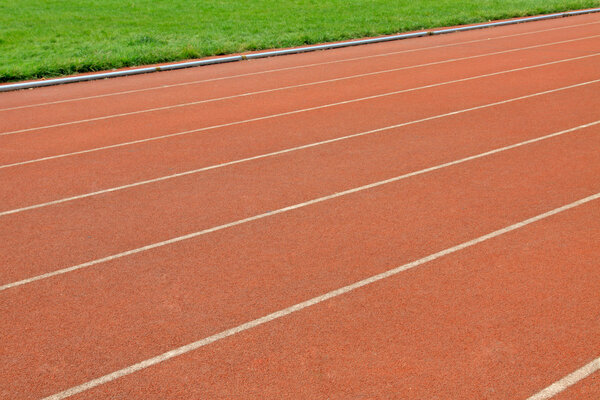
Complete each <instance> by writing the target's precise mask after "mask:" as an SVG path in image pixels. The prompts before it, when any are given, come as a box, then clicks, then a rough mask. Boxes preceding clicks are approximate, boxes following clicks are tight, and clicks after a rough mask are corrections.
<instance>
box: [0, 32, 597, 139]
mask: <svg viewBox="0 0 600 400" xmlns="http://www.w3.org/2000/svg"><path fill="white" fill-rule="evenodd" d="M598 37H600V35H593V36H586V37H583V38H577V39H569V40H562V41H559V42H552V43H544V44H537V45H533V46H527V47H520V48H516V49H509V50H502V51H496V52H492V53H485V54H478V55H474V56H468V57H460V58H451V59H448V60H442V61H434V62H429V63H425V64H418V65H409V66H405V67H398V68H391V69H386V70H382V71H374V72H366V73H363V74H356V75H349V76H343V77H339V78H332V79H325V80H321V81H315V82H308V83H301V84H297V85H289V86H282V87H278V88H273V89H264V90H258V91H255V92H247V93H240V94H234V95H230V96H223V97H215V98H212V99H204V100H197V101H192V102H187V103H179V104H174V105H169V106H162V107H154V108H148V109H144V110H137V111H129V112H125V113H119V114H110V115H104V116H101V117H94V118H86V119H80V120H76V121H69V122H60V123H57V124H51V125H44V126H37V127H34V128H25V129H18V130H14V131H7V132H2V133H0V136H6V135H14V134H17V133H26V132H32V131H40V130H45V129H51V128H59V127H63V126H72V125H78V124H84V123H88V122H96V121H104V120H108V119H113V118H121V117H128V116H132V115H140V114H147V113H153V112H156V111H165V110H173V109H176V108H182V107H190V106H195V105H199V104H206V103H213V102H217V101H224V100H231V99H237V98H242V97H249V96H255V95H258V94H266V93H273V92H279V91H284V90H289V89H299V88H303V87H310V86H316V85H322V84H326V83H333V82H340V81H344V80H349V79H358V78H364V77H367V76H375V75H382V74H388V73H392V72H399V71H405V70H409V69H416V68H422V67H430V66H433V65H440V64H447V63H453V62H457V61H465V60H473V59H477V58H482V57H489V56H494V55H500V54H507V53H514V52H517V51H524V50H531V49H536V48H541V47H548V46H555V45H559V44H565V43H572V42H577V41H581V40H589V39H595V38H598Z"/></svg>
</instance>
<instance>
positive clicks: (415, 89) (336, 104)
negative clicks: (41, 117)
mask: <svg viewBox="0 0 600 400" xmlns="http://www.w3.org/2000/svg"><path fill="white" fill-rule="evenodd" d="M598 55H600V53H594V54H588V55H585V56H580V57H573V58H567V59H564V60H558V61H552V62H548V63H543V64H536V65H530V66H527V67H521V68H515V69H509V70H505V71H499V72H493V73H490V74H484V75H477V76H472V77H469V78H462V79H457V80H453V81H447V82H440V83H434V84H430V85H426V86H419V87H415V88H410V89H403V90H399V91H394V92H388V93H382V94H377V95H373V96H368V97H360V98H356V99H351V100H345V101H340V102H337V103H330V104H324V105H321V106H315V107H310V108H303V109H299V110H294V111H287V112H284V113H280V114H271V115H266V116H262V117H256V118H251V119H246V120H242V121H235V122H228V123H225V124H220V125H212V126H207V127H203V128H198V129H191V130H188V131H182V132H175V133H169V134H166V135H161V136H154V137H151V138H146V139H139V140H132V141H130V142H123V143H117V144H113V145H108V146H103V147H96V148H93V149H87V150H80V151H74V152H71V153H65V154H58V155H54V156H47V157H41V158H37V159H32V160H27V161H19V162H16V163H12V164H4V165H0V169H2V168H10V167H17V166H20V165H25V164H32V163H37V162H42V161H48V160H54V159H57V158H64V157H70V156H74V155H79V154H87V153H93V152H96V151H102V150H108V149H115V148H119V147H124V146H131V145H134V144H140V143H146V142H152V141H155V140H162V139H168V138H172V137H177V136H182V135H188V134H190V133H198V132H204V131H208V130H213V129H219V128H226V127H230V126H235V125H241V124H246V123H250V122H257V121H264V120H268V119H272V118H278V117H283V116H288V115H294V114H300V113H303V112H308V111H315V110H320V109H325V108H331V107H336V106H340V105H345V104H351V103H357V102H361V101H367V100H373V99H377V98H382V97H387V96H394V95H397V94H402V93H409V92H414V91H418V90H424V89H430V88H434V87H439V86H445V85H450V84H454V83H460V82H467V81H471V80H475V79H481V78H487V77H490V76H497V75H502V74H508V73H511V72H518V71H525V70H528V69H534V68H540V67H545V66H549V65H555V64H561V63H565V62H570V61H577V60H583V59H587V58H590V57H597V56H598ZM594 82H597V80H594V81H589V82H586V83H583V84H588V83H594ZM583 84H575V85H571V86H567V87H577V86H581V85H583ZM556 90H562V88H561V89H556ZM552 91H553V90H549V91H546V92H542V93H552ZM522 98H526V96H523V97H522ZM498 104H500V103H498Z"/></svg>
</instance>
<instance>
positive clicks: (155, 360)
mask: <svg viewBox="0 0 600 400" xmlns="http://www.w3.org/2000/svg"><path fill="white" fill-rule="evenodd" d="M599 198H600V193H596V194H594V195H592V196H588V197H585V198H583V199H580V200H577V201H575V202H573V203H570V204H567V205H564V206H562V207H558V208H555V209H553V210H550V211H548V212H545V213H543V214H539V215H536V216H535V217H532V218H529V219H526V220H524V221H521V222H518V223H516V224H513V225H509V226H507V227H505V228H502V229H499V230H497V231H494V232H491V233H488V234H486V235H483V236H480V237H478V238H475V239H472V240H469V241H467V242H463V243H461V244H458V245H456V246H453V247H449V248H447V249H445V250H442V251H439V252H437V253H433V254H431V255H429V256H427V257H424V258H421V259H418V260H416V261H413V262H410V263H408V264H404V265H401V266H399V267H396V268H393V269H390V270H388V271H386V272H383V273H380V274H377V275H373V276H371V277H369V278H366V279H363V280H361V281H358V282H355V283H352V284H350V285H347V286H344V287H341V288H339V289H336V290H332V291H330V292H327V293H325V294H322V295H320V296H317V297H313V298H312V299H309V300H306V301H303V302H301V303H297V304H294V305H293V306H290V307H287V308H284V309H281V310H279V311H276V312H274V313H271V314H268V315H265V316H263V317H261V318H257V319H254V320H252V321H249V322H246V323H244V324H241V325H238V326H236V327H233V328H230V329H227V330H224V331H222V332H219V333H217V334H215V335H212V336H209V337H206V338H204V339H201V340H198V341H196V342H192V343H189V344H186V345H184V346H181V347H177V348H175V349H173V350H170V351H167V352H166V353H162V354H160V355H158V356H156V357H152V358H149V359H147V360H144V361H141V362H139V363H137V364H133V365H130V366H128V367H126V368H123V369H120V370H118V371H115V372H112V373H110V374H107V375H104V376H101V377H99V378H96V379H92V380H90V381H88V382H85V383H83V384H81V385H77V386H74V387H71V388H70V389H67V390H65V391H62V392H60V393H56V394H54V395H52V396H49V397H46V398H45V399H44V400H60V399H64V398H67V397H70V396H73V395H75V394H77V393H81V392H85V391H87V390H90V389H93V388H95V387H97V386H100V385H104V384H107V383H109V382H112V381H114V380H116V379H119V378H122V377H124V376H127V375H131V374H133V373H135V372H137V371H140V370H143V369H146V368H148V367H151V366H154V365H157V364H160V363H162V362H164V361H167V360H170V359H172V358H174V357H177V356H180V355H183V354H186V353H189V352H191V351H194V350H197V349H199V348H201V347H204V346H207V345H209V344H211V343H214V342H216V341H218V340H221V339H225V338H227V337H229V336H233V335H235V334H238V333H241V332H243V331H246V330H248V329H252V328H255V327H257V326H260V325H263V324H266V323H267V322H271V321H273V320H276V319H280V318H283V317H285V316H287V315H290V314H292V313H295V312H297V311H300V310H303V309H305V308H308V307H311V306H314V305H316V304H319V303H322V302H324V301H327V300H329V299H332V298H335V297H338V296H341V295H343V294H346V293H349V292H352V291H354V290H356V289H360V288H362V287H364V286H367V285H370V284H373V283H375V282H378V281H380V280H383V279H386V278H389V277H392V276H394V275H397V274H399V273H401V272H404V271H407V270H409V269H412V268H415V267H418V266H420V265H423V264H426V263H428V262H431V261H434V260H436V259H438V258H441V257H444V256H447V255H449V254H452V253H456V252H457V251H460V250H463V249H466V248H468V247H472V246H475V245H477V244H479V243H482V242H485V241H487V240H490V239H493V238H495V237H498V236H501V235H504V234H506V233H508V232H512V231H515V230H517V229H520V228H523V227H524V226H527V225H530V224H533V223H535V222H538V221H541V220H543V219H546V218H549V217H551V216H553V215H556V214H559V213H561V212H564V211H567V210H570V209H572V208H575V207H577V206H580V205H583V204H586V203H589V202H591V201H594V200H597V199H599ZM597 361H598V360H595V361H594V362H596V363H597ZM586 367H587V366H586ZM586 367H584V368H586ZM594 368H595V369H596V370H597V369H598V366H597V365H596V364H594V365H593V366H592V367H588V368H587V369H586V370H585V371H584V372H583V373H579V374H577V377H576V378H579V379H581V378H580V376H582V375H583V374H585V373H588V372H589V370H591V369H594ZM588 375H589V373H588ZM545 398H546V397H539V398H535V397H534V398H531V399H529V400H533V399H535V400H540V399H545Z"/></svg>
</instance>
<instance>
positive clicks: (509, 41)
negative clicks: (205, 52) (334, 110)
mask: <svg viewBox="0 0 600 400" xmlns="http://www.w3.org/2000/svg"><path fill="white" fill-rule="evenodd" d="M598 34H600V25H598V24H592V25H584V26H582V27H576V28H571V29H568V30H566V31H564V30H557V31H549V32H548V31H545V32H540V33H539V34H537V35H526V36H524V37H519V38H518V41H517V42H516V43H514V42H515V39H516V38H515V37H512V36H511V37H508V38H502V39H497V40H483V41H482V42H480V43H467V44H465V45H462V46H457V47H451V48H449V49H447V50H446V51H439V50H440V49H431V50H427V51H420V52H417V53H415V54H403V53H400V54H397V53H396V52H392V54H390V53H385V54H389V55H388V56H384V55H374V56H376V57H375V58H366V59H365V58H361V59H358V60H350V61H348V62H345V63H343V64H340V63H338V62H336V63H334V64H324V65H319V66H314V67H307V68H302V69H301V70H296V69H293V70H289V69H288V70H283V71H275V72H272V73H269V74H267V75H266V76H261V77H257V76H241V77H239V78H233V79H228V80H222V79H220V80H213V81H208V82H203V83H199V84H196V85H186V86H175V87H170V88H164V89H161V91H160V92H157V93H152V95H149V93H147V91H143V92H134V93H128V94H127V96H120V97H119V98H118V99H115V98H114V97H103V98H94V99H89V100H87V101H85V102H79V103H77V104H73V103H58V104H54V105H47V106H45V107H43V108H39V107H38V108H37V109H36V110H35V112H31V111H32V110H31V109H17V110H8V111H0V115H1V116H2V123H1V124H0V131H1V132H7V131H15V130H20V129H27V128H29V129H31V128H33V127H41V126H47V125H53V124H57V123H64V122H70V121H78V120H85V119H90V118H96V117H103V118H104V117H107V116H110V115H114V114H122V113H127V112H137V111H142V110H149V109H155V108H157V107H158V108H160V107H172V106H175V105H182V104H189V103H190V102H197V101H207V100H211V99H219V98H223V97H229V96H236V95H238V96H241V95H248V94H251V93H256V92H257V91H258V92H260V91H264V90H277V89H278V88H283V87H288V86H297V85H301V84H309V83H313V82H314V83H316V82H321V81H324V80H330V79H340V78H342V77H348V76H353V75H361V74H368V73H375V72H377V71H386V70H390V69H398V68H411V67H416V66H419V65H428V64H431V63H443V64H442V65H447V66H448V67H451V64H452V63H453V61H450V60H455V59H457V58H459V59H460V58H465V57H471V58H469V59H470V60H472V61H473V60H478V59H479V58H482V57H489V56H485V54H490V53H492V54H493V53H498V52H514V51H525V49H527V48H536V47H533V46H548V45H550V44H551V43H557V42H559V43H560V42H563V43H564V42H570V41H585V40H586V39H585V37H588V36H594V35H598ZM550 46H551V45H550ZM523 48H525V49H524V50H515V49H523ZM417 68H418V67H417ZM405 71H406V70H405Z"/></svg>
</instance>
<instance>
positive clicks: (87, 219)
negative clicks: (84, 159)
mask: <svg viewBox="0 0 600 400" xmlns="http://www.w3.org/2000/svg"><path fill="white" fill-rule="evenodd" d="M597 89H598V85H595V87H593V88H592V87H589V88H585V90H579V91H576V92H574V93H571V95H573V94H575V93H576V94H579V95H581V96H575V98H585V99H586V100H587V101H590V100H591V101H593V99H594V97H595V98H596V102H598V103H599V104H600V98H598V94H597V93H598V90H597ZM565 93H566V92H565ZM565 93H561V96H562V97H561V96H558V97H548V98H540V99H536V101H532V100H529V101H525V102H521V103H515V104H510V105H509V104H505V105H503V106H501V107H500V108H499V109H496V108H490V109H481V110H478V112H476V113H474V114H469V115H466V114H463V115H455V116H452V117H449V118H446V119H440V120H432V121H428V122H425V123H422V124H419V125H413V126H406V127H401V128H398V129H394V130H392V131H391V132H389V134H386V133H384V134H377V135H369V136H363V137H357V138H354V139H352V140H349V141H343V142H335V143H331V144H329V145H328V146H321V147H316V148H309V149H305V150H303V151H300V152H294V153H287V154H282V155H280V156H277V157H271V158H266V159H260V160H254V161H253V162H251V163H244V164H238V165H232V166H230V167H228V168H222V169H216V170H210V171H205V172H204V173H202V174H198V175H190V176H185V177H181V178H179V179H175V180H171V181H163V182H160V183H157V184H152V185H145V186H140V187H137V188H133V189H130V190H124V191H119V192H113V193H109V194H106V195H102V196H97V197H91V198H86V199H81V200H79V201H75V202H69V203H62V204H57V205H53V206H50V207H47V208H40V209H34V210H28V211H25V212H22V213H18V214H11V215H4V216H2V217H1V218H2V222H3V227H4V229H3V231H2V233H1V234H0V236H1V238H2V240H0V254H3V256H2V258H3V264H4V265H6V266H7V267H6V268H4V269H3V270H2V271H1V272H0V283H2V284H7V283H9V282H14V281H18V280H21V279H25V278H29V277H32V276H36V275H39V274H43V273H47V272H51V271H55V270H59V269H62V268H67V267H69V266H71V265H78V264H80V263H85V262H88V261H91V260H94V259H98V258H102V257H106V256H109V255H112V254H116V253H120V252H123V251H128V250H130V249H135V248H138V247H141V246H146V245H149V244H151V243H155V242H159V241H163V240H168V239H171V238H174V237H178V236H182V235H187V234H189V233H191V232H197V231H200V230H203V229H208V228H211V227H215V226H218V225H221V224H224V223H229V222H232V221H236V220H240V219H243V218H249V217H252V216H254V215H258V214H261V213H265V212H269V211H272V210H276V209H279V208H282V207H286V206H289V205H292V204H297V203H301V202H304V201H308V200H310V199H314V198H318V197H321V196H326V195H329V194H331V193H336V192H341V191H344V190H348V189H351V188H353V187H358V186H361V185H366V184H369V183H371V182H376V181H380V180H384V179H388V178H391V177H394V176H397V175H402V174H406V173H410V172H413V171H417V170H420V169H423V168H428V167H431V166H433V165H438V164H442V163H445V162H449V161H453V160H456V159H460V158H463V157H468V156H472V155H475V154H479V153H482V152H485V151H488V150H492V149H495V148H498V147H502V146H506V145H511V144H515V143H520V142H522V141H524V140H528V139H532V138H536V137H540V136H544V135H548V134H553V133H556V132H559V131H561V129H560V128H563V127H564V129H570V128H578V127H580V126H581V124H589V123H593V122H597V121H598V119H599V118H600V115H598V113H597V112H596V111H595V110H597V108H594V107H592V108H589V107H584V108H583V110H588V112H574V111H573V109H572V108H571V107H573V106H576V105H577V103H573V102H569V101H565V102H564V103H563V102H560V100H566V99H565V96H564V94H565ZM593 93H596V94H595V95H594V94H593ZM538 100H541V101H538ZM587 104H590V103H587ZM529 105H530V106H531V108H530V113H527V114H524V117H525V118H523V119H517V120H513V118H512V116H513V115H514V114H515V113H518V112H519V111H520V110H522V109H523V108H527V107H528V106H529ZM548 111H550V112H552V113H555V114H556V115H560V114H563V115H566V116H568V118H566V119H561V118H551V117H549V116H548V117H547V118H548V119H546V120H544V121H545V122H544V123H543V124H542V123H540V124H538V126H537V127H536V128H535V129H534V128H532V129H530V128H529V126H530V123H529V122H528V121H530V120H531V118H536V119H537V118H540V119H541V118H544V117H545V116H546V115H547V114H548ZM534 112H537V113H534ZM580 118H581V119H580ZM573 121H577V122H576V123H578V125H573ZM555 122H558V123H559V125H558V126H554V125H553V123H555ZM579 123H580V124H579ZM507 128H509V129H510V130H507ZM598 128H599V126H598V125H595V126H592V127H590V128H587V130H591V131H592V132H598ZM582 131H583V130H582ZM578 133H579V132H578V131H573V132H566V134H578ZM113 173H114V170H113ZM140 199H143V201H140ZM148 221H157V223H154V224H148ZM66 243H68V251H65V244H66Z"/></svg>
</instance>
